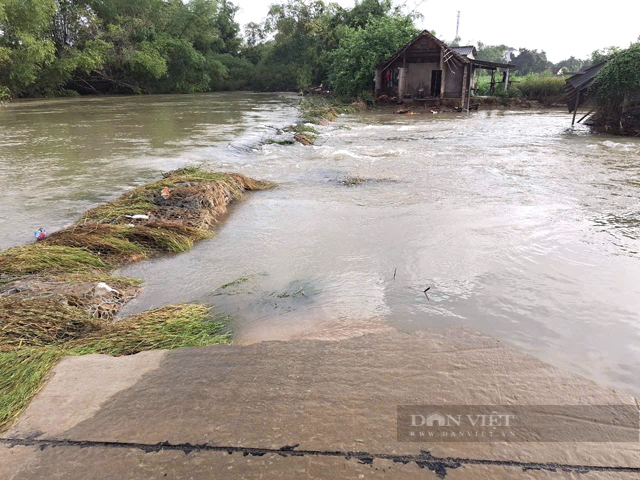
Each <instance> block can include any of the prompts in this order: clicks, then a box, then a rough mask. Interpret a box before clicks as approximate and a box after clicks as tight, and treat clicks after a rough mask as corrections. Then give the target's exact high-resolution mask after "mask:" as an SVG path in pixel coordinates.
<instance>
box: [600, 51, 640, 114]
mask: <svg viewBox="0 0 640 480" xmlns="http://www.w3.org/2000/svg"><path fill="white" fill-rule="evenodd" d="M593 88H594V89H595V90H596V92H597V93H596V99H597V101H598V104H599V105H600V106H601V107H606V108H608V109H617V108H620V106H621V105H622V103H623V102H624V100H625V97H627V99H628V100H631V97H632V96H634V95H636V94H638V93H639V92H640V44H636V45H632V46H631V47H629V48H628V49H626V50H622V51H621V52H620V53H618V54H617V55H616V56H615V58H613V59H612V60H611V61H610V62H609V63H608V64H607V65H605V66H604V67H603V68H602V70H600V72H598V75H597V76H596V79H595V82H594V84H593Z"/></svg>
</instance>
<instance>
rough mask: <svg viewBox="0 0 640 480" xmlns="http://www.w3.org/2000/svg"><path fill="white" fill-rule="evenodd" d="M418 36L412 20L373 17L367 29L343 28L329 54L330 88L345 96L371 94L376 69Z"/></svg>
mask: <svg viewBox="0 0 640 480" xmlns="http://www.w3.org/2000/svg"><path fill="white" fill-rule="evenodd" d="M418 33H419V31H418V30H417V29H416V27H415V26H414V24H413V20H412V19H411V17H403V16H394V17H388V18H376V17H371V18H370V20H369V22H368V23H367V25H366V26H365V27H364V28H354V27H345V28H343V29H342V31H341V38H340V43H339V46H338V48H337V49H336V50H335V51H333V52H331V54H330V58H331V68H330V82H331V86H332V87H333V88H334V89H335V91H336V93H337V94H339V95H343V96H351V97H354V96H359V95H365V96H366V95H367V94H370V93H371V91H372V87H371V85H372V81H373V75H374V70H375V67H376V66H377V65H378V64H379V63H380V62H381V61H382V60H384V59H385V58H387V57H389V56H391V55H392V54H393V53H394V52H396V51H397V50H398V49H399V48H400V47H402V46H403V45H405V44H406V43H407V42H409V41H410V40H411V39H412V38H414V37H415V36H416V35H417V34H418Z"/></svg>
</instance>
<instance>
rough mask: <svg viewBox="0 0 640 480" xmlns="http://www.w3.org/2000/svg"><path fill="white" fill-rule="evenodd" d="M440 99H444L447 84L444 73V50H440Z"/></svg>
mask: <svg viewBox="0 0 640 480" xmlns="http://www.w3.org/2000/svg"><path fill="white" fill-rule="evenodd" d="M440 71H441V72H442V74H441V75H440V98H444V83H445V71H444V50H443V49H442V48H441V49H440Z"/></svg>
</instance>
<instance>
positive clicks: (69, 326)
mask: <svg viewBox="0 0 640 480" xmlns="http://www.w3.org/2000/svg"><path fill="white" fill-rule="evenodd" d="M273 186H274V184H272V183H269V182H261V181H257V180H253V179H251V178H248V177H245V176H244V175H239V174H233V173H215V172H209V171H206V170H203V169H201V168H197V167H188V168H183V169H179V170H175V171H172V172H169V173H167V174H165V175H164V177H163V178H162V179H161V180H158V181H155V182H152V183H149V184H147V185H143V186H141V187H138V188H135V189H133V190H131V191H129V192H127V193H125V194H124V195H122V196H121V197H120V198H119V199H117V200H115V201H112V202H109V203H106V204H104V205H101V206H99V207H96V208H94V209H92V210H90V211H88V212H87V213H86V214H85V215H84V216H83V217H82V218H81V219H80V220H79V221H78V222H77V223H76V224H75V225H73V226H71V227H69V228H66V229H63V230H61V231H59V232H55V233H53V234H52V235H51V236H49V237H48V238H46V239H44V240H42V241H40V242H37V243H34V244H31V245H26V246H22V247H14V248H11V249H9V250H7V251H5V252H3V253H1V254H0V324H1V325H2V328H1V329H0V429H2V428H3V426H6V425H7V424H8V423H9V422H10V421H11V420H12V419H13V418H15V417H16V416H17V415H18V414H19V413H20V412H21V411H22V410H23V409H24V408H25V407H26V405H27V404H28V402H29V401H30V399H31V398H32V396H33V395H34V394H35V393H37V391H38V390H39V388H40V386H41V384H42V382H43V380H44V378H45V376H46V374H47V373H48V371H49V370H50V369H51V368H52V367H53V366H54V365H55V364H56V363H57V362H58V361H59V360H60V359H61V358H62V357H64V356H69V355H72V356H73V355H85V354H92V353H104V354H110V355H130V354H134V353H138V352H141V351H145V350H153V349H172V348H179V347H185V346H199V345H212V344H219V343H228V342H229V341H230V339H231V336H230V334H229V332H228V327H227V324H228V318H227V317H225V316H224V315H219V314H215V313H213V311H212V309H211V308H210V307H206V306H203V305H194V304H190V305H189V304H187V305H178V306H169V307H163V308H159V309H154V310H151V311H149V312H145V313H142V314H139V315H135V316H133V317H130V318H127V319H124V320H122V321H119V322H114V317H115V316H116V314H117V313H118V312H119V311H120V309H121V308H122V307H123V306H124V305H125V304H126V303H127V302H128V301H130V300H131V299H133V298H134V297H135V296H136V295H137V294H138V293H139V291H140V282H139V281H138V280H136V279H131V278H122V277H115V276H113V272H114V271H115V269H116V268H117V267H120V266H123V265H126V264H129V263H133V262H137V261H140V260H143V259H146V258H151V257H153V256H157V255H160V254H162V253H167V252H169V253H179V252H184V251H186V250H189V249H190V248H191V247H193V245H194V243H195V242H197V241H199V240H202V239H204V238H207V237H209V236H211V227H212V226H213V225H214V224H215V223H216V221H217V219H218V218H219V217H220V216H221V215H223V214H224V213H226V210H227V205H228V204H229V203H231V202H232V201H233V200H235V199H238V198H240V197H241V196H242V195H243V194H244V193H245V192H248V191H255V190H263V189H267V188H271V187H273Z"/></svg>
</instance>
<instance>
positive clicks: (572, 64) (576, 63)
mask: <svg viewBox="0 0 640 480" xmlns="http://www.w3.org/2000/svg"><path fill="white" fill-rule="evenodd" d="M585 63H586V61H585V60H581V59H579V58H576V57H574V56H571V57H569V58H567V59H566V60H562V61H561V62H558V63H556V64H555V65H554V67H553V69H554V70H555V71H556V72H557V71H558V70H563V71H564V72H577V71H578V70H580V69H581V68H582V67H583V66H584V64H585Z"/></svg>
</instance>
